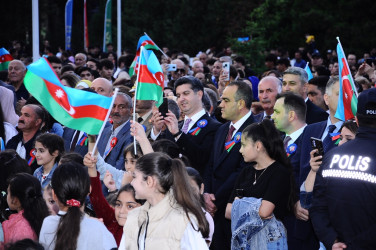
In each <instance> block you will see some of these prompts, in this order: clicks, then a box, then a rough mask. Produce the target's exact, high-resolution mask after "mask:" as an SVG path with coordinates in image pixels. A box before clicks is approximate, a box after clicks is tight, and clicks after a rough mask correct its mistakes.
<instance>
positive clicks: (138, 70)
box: [133, 46, 145, 155]
mask: <svg viewBox="0 0 376 250" xmlns="http://www.w3.org/2000/svg"><path fill="white" fill-rule="evenodd" d="M144 49H145V48H144V46H141V49H140V56H139V58H138V65H137V78H136V82H135V83H136V88H135V90H134V98H133V124H134V123H135V122H136V98H137V89H138V81H139V78H140V67H141V58H142V56H143V55H144V54H143V53H144ZM133 147H134V154H135V155H137V147H136V137H134V136H133Z"/></svg>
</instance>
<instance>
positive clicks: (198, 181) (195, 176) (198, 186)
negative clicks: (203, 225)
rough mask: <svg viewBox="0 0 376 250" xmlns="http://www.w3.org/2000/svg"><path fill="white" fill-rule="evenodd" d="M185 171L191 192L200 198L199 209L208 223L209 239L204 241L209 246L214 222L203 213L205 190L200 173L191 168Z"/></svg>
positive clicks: (209, 216) (206, 213)
mask: <svg viewBox="0 0 376 250" xmlns="http://www.w3.org/2000/svg"><path fill="white" fill-rule="evenodd" d="M186 169H187V173H188V175H189V177H190V181H191V185H192V188H193V190H195V191H196V193H197V195H199V196H200V202H201V207H202V210H203V211H204V213H205V217H206V220H207V221H208V223H209V237H208V238H206V239H205V240H206V243H207V244H208V246H210V243H211V241H212V238H213V233H214V220H213V217H212V216H211V215H210V214H209V213H208V212H207V211H205V200H204V196H203V194H204V188H205V186H204V181H203V180H202V177H201V175H200V173H199V172H198V171H197V170H196V169H194V168H191V167H186Z"/></svg>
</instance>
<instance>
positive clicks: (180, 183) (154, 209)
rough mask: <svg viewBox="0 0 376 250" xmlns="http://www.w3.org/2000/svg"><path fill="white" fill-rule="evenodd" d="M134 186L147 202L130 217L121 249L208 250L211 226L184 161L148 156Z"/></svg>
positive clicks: (139, 166)
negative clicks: (207, 243) (206, 240)
mask: <svg viewBox="0 0 376 250" xmlns="http://www.w3.org/2000/svg"><path fill="white" fill-rule="evenodd" d="M131 184H132V186H133V187H134V189H135V190H136V198H137V199H146V202H145V204H144V205H143V206H141V207H139V208H136V209H134V210H133V211H131V212H130V213H129V214H128V218H127V222H126V223H125V226H124V233H123V237H122V241H121V243H120V247H119V249H141V250H144V249H208V247H207V245H206V242H205V240H204V237H207V236H208V234H209V225H208V222H207V220H206V218H205V215H204V213H203V211H202V208H201V204H200V199H199V197H198V195H197V194H196V193H195V192H194V191H193V189H192V187H191V185H190V183H189V176H188V174H187V171H186V170H185V167H184V164H183V163H182V162H181V161H180V160H177V159H171V158H170V157H169V156H167V155H166V154H164V153H149V154H146V155H144V156H142V157H141V158H140V159H138V161H137V162H136V168H135V170H134V172H133V180H132V182H131ZM203 236H204V237H203Z"/></svg>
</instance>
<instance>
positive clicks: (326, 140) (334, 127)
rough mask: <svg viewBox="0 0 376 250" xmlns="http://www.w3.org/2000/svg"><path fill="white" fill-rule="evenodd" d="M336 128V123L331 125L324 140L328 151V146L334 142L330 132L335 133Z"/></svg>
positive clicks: (325, 149) (324, 145)
mask: <svg viewBox="0 0 376 250" xmlns="http://www.w3.org/2000/svg"><path fill="white" fill-rule="evenodd" d="M335 129H336V126H335V125H329V131H328V134H327V135H326V137H325V138H324V141H323V142H322V144H323V147H324V151H325V152H326V151H327V149H328V147H329V146H330V145H331V144H332V143H333V141H332V137H331V136H330V134H331V133H333V132H334V130H335Z"/></svg>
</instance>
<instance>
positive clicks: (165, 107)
mask: <svg viewBox="0 0 376 250" xmlns="http://www.w3.org/2000/svg"><path fill="white" fill-rule="evenodd" d="M158 110H159V112H160V113H161V114H162V116H163V117H166V114H167V113H168V99H167V98H166V97H164V98H163V103H162V104H161V106H159V108H158Z"/></svg>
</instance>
